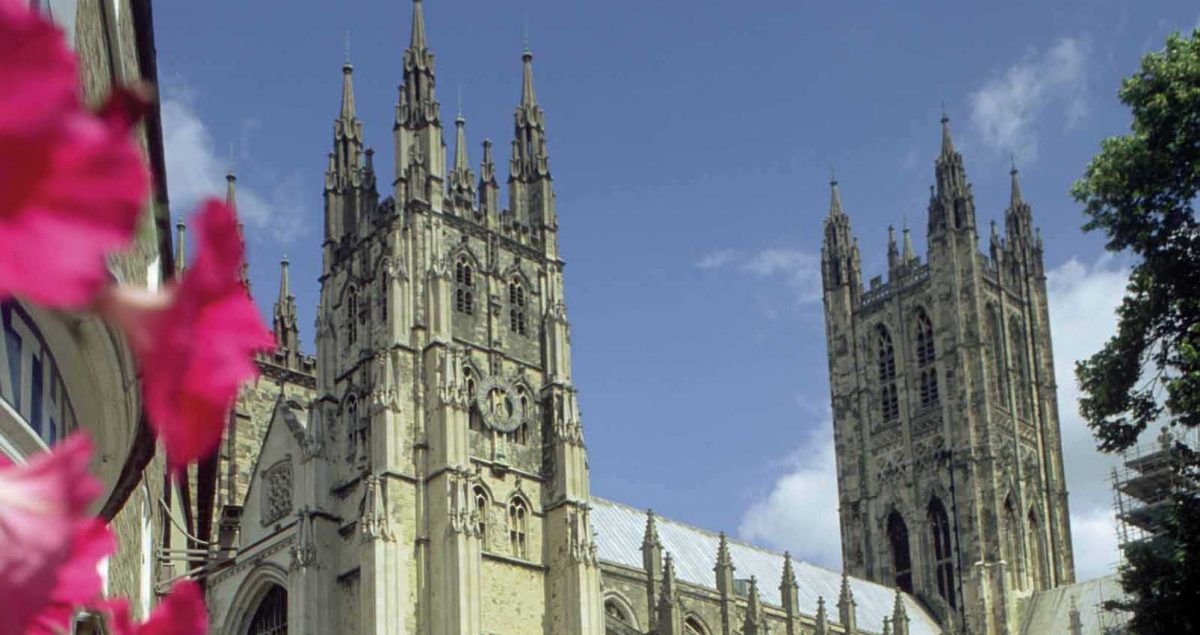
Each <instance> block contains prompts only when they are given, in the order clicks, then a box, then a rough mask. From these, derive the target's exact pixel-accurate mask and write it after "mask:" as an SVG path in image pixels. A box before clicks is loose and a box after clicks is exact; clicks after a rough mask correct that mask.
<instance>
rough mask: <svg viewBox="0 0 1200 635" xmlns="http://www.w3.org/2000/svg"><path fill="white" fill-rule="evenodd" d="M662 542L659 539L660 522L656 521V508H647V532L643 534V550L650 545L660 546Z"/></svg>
mask: <svg viewBox="0 0 1200 635" xmlns="http://www.w3.org/2000/svg"><path fill="white" fill-rule="evenodd" d="M660 545H662V542H661V541H659V539H658V523H657V522H655V516H654V510H653V509H647V510H646V533H645V534H644V535H643V536H642V550H643V551H644V550H645V549H646V547H648V546H660Z"/></svg>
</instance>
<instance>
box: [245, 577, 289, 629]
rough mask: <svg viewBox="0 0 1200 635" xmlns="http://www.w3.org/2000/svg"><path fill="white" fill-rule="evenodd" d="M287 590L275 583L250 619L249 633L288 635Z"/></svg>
mask: <svg viewBox="0 0 1200 635" xmlns="http://www.w3.org/2000/svg"><path fill="white" fill-rule="evenodd" d="M287 622H288V615H287V591H284V590H283V587H281V586H279V585H274V586H272V587H271V590H270V591H267V594H266V595H264V596H263V599H262V600H261V601H260V602H259V603H258V608H257V609H255V610H254V617H253V618H251V619H250V628H249V629H247V631H246V632H247V635H287V632H288V624H287Z"/></svg>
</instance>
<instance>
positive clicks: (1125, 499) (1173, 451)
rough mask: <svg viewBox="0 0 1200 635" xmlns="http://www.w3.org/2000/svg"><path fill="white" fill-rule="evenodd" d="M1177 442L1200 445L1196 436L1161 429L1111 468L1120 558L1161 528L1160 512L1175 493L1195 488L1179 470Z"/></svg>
mask: <svg viewBox="0 0 1200 635" xmlns="http://www.w3.org/2000/svg"><path fill="white" fill-rule="evenodd" d="M1193 436H1194V435H1193ZM1178 444H1184V445H1186V446H1188V447H1190V448H1193V449H1195V448H1197V447H1200V444H1197V443H1196V439H1194V438H1189V437H1188V435H1186V434H1185V435H1178V434H1171V433H1170V432H1169V431H1168V430H1167V429H1166V428H1163V429H1162V432H1161V433H1160V434H1159V435H1158V437H1157V438H1156V439H1155V440H1154V442H1152V443H1150V444H1147V445H1139V446H1137V447H1135V448H1133V449H1132V450H1130V451H1127V452H1125V454H1124V455H1123V457H1122V458H1123V461H1122V466H1121V467H1120V468H1113V471H1112V485H1113V504H1114V507H1115V508H1116V517H1117V522H1116V529H1117V544H1118V545H1119V546H1120V548H1121V557H1122V558H1124V557H1125V548H1126V547H1127V546H1129V545H1131V544H1134V543H1137V542H1141V541H1143V540H1147V539H1150V538H1153V537H1154V536H1156V535H1158V533H1159V532H1161V531H1162V519H1163V514H1164V512H1166V511H1167V510H1168V509H1169V505H1170V502H1171V499H1172V497H1173V496H1174V495H1175V494H1177V493H1180V492H1185V491H1195V490H1196V489H1197V487H1196V483H1195V482H1194V481H1192V480H1191V479H1189V478H1187V477H1186V476H1184V475H1183V473H1182V471H1181V470H1180V466H1181V459H1182V457H1181V456H1180V452H1179V450H1178Z"/></svg>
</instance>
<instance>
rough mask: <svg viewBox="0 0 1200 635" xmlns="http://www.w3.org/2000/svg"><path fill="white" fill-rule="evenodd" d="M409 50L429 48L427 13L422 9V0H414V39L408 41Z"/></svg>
mask: <svg viewBox="0 0 1200 635" xmlns="http://www.w3.org/2000/svg"><path fill="white" fill-rule="evenodd" d="M408 48H410V49H412V50H414V51H421V50H424V49H427V48H429V41H428V40H427V39H426V37H425V11H424V10H423V9H422V8H421V0H413V12H412V38H411V39H409V41H408Z"/></svg>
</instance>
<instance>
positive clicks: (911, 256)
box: [901, 223, 917, 263]
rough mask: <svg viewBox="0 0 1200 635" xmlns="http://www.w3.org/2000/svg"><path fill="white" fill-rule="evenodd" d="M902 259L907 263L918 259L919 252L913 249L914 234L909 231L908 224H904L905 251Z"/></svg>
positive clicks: (902, 253)
mask: <svg viewBox="0 0 1200 635" xmlns="http://www.w3.org/2000/svg"><path fill="white" fill-rule="evenodd" d="M901 259H902V260H903V261H904V262H906V263H909V262H912V261H914V260H916V259H917V251H916V250H915V249H913V242H912V232H911V231H909V229H908V223H905V224H904V251H902V252H901Z"/></svg>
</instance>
